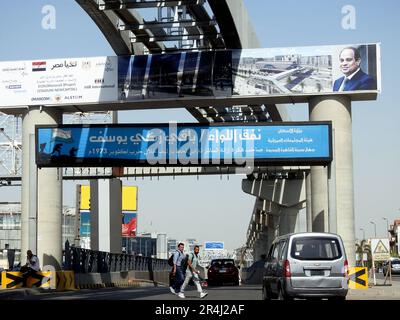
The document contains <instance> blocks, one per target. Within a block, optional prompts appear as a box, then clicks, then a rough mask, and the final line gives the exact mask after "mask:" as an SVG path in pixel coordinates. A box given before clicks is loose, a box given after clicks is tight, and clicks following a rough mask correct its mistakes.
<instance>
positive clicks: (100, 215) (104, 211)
mask: <svg viewBox="0 0 400 320" xmlns="http://www.w3.org/2000/svg"><path fill="white" fill-rule="evenodd" d="M90 248H91V249H92V250H99V251H106V252H112V253H121V252H122V182H121V180H119V179H109V180H91V181H90Z"/></svg>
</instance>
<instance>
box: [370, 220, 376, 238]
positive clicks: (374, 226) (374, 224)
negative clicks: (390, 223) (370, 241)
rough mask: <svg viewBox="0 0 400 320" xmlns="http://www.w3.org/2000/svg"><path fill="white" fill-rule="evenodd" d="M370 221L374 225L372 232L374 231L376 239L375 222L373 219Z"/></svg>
mask: <svg viewBox="0 0 400 320" xmlns="http://www.w3.org/2000/svg"><path fill="white" fill-rule="evenodd" d="M370 223H372V224H373V225H374V232H375V239H376V223H375V222H373V221H370Z"/></svg>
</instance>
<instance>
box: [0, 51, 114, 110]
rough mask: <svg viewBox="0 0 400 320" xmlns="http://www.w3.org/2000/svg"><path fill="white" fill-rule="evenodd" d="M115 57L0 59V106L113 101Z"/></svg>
mask: <svg viewBox="0 0 400 320" xmlns="http://www.w3.org/2000/svg"><path fill="white" fill-rule="evenodd" d="M117 61H118V58H117V57H93V58H66V59H50V60H34V61H8V62H0V96H1V97H2V99H1V100H0V106H4V107H7V106H15V105H53V104H56V105H62V104H75V103H78V104H79V103H91V102H94V103H97V102H110V101H115V100H116V97H117V90H118V84H117V71H118V70H117V67H118V62H117Z"/></svg>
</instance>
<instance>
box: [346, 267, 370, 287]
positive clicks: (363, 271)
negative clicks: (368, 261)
mask: <svg viewBox="0 0 400 320" xmlns="http://www.w3.org/2000/svg"><path fill="white" fill-rule="evenodd" d="M349 288H350V289H368V268H360V267H356V268H349Z"/></svg>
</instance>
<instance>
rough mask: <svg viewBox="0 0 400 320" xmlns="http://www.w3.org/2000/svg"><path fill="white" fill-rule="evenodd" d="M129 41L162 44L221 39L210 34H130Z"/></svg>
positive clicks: (217, 35) (218, 35) (219, 36)
mask: <svg viewBox="0 0 400 320" xmlns="http://www.w3.org/2000/svg"><path fill="white" fill-rule="evenodd" d="M130 32H132V31H130ZM130 38H131V41H132V42H133V43H135V42H144V41H148V42H162V41H180V40H182V41H184V40H207V39H211V38H213V39H218V38H221V35H220V34H216V35H210V34H195V35H194V34H186V35H185V34H182V35H159V36H156V35H153V36H150V35H144V34H143V35H142V34H141V35H138V34H131V36H130Z"/></svg>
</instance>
